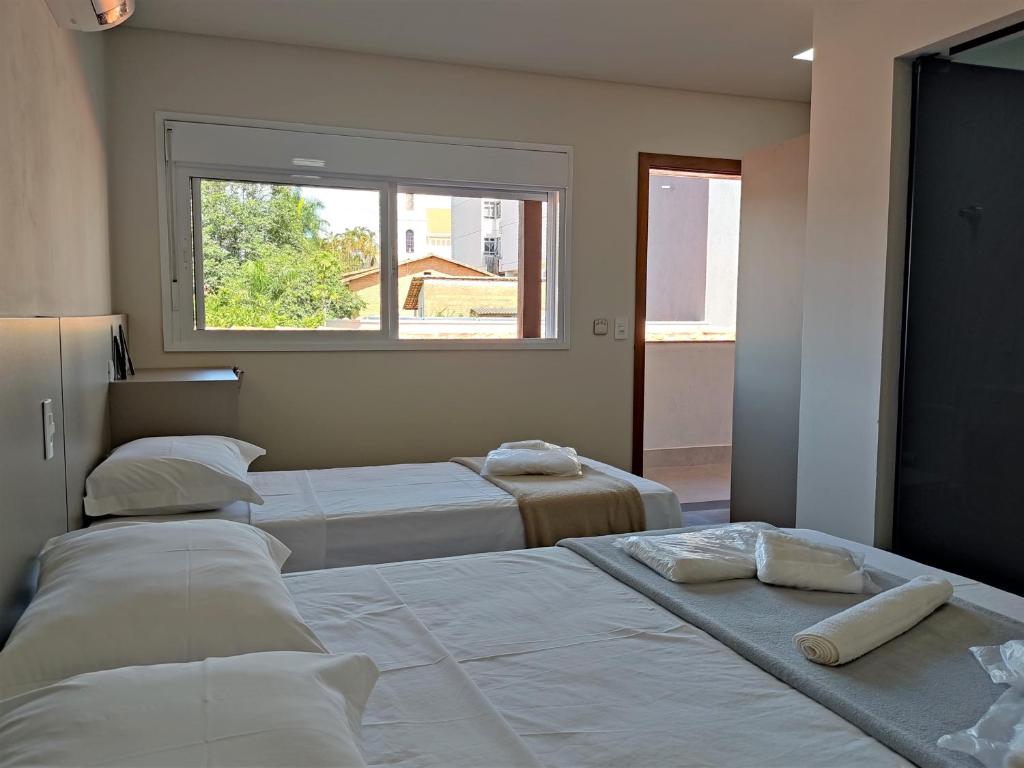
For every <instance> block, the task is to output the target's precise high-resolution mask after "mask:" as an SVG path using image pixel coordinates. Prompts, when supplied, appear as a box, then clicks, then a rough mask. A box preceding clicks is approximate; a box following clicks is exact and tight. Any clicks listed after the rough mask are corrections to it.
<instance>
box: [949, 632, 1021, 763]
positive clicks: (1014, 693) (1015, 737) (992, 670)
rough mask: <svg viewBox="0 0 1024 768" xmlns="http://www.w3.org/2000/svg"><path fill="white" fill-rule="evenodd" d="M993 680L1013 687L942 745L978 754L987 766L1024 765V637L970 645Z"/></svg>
mask: <svg viewBox="0 0 1024 768" xmlns="http://www.w3.org/2000/svg"><path fill="white" fill-rule="evenodd" d="M971 653H972V654H974V657H975V658H976V659H977V660H978V663H979V664H981V666H982V667H984V669H985V671H986V672H988V674H989V677H991V678H992V682H993V683H999V684H1005V685H1009V686H1010V687H1009V688H1008V689H1006V691H1005V692H1004V693H1003V695H1002V696H1000V697H999V698H998V699H996V702H995V703H994V704H993V705H992V706H991V707H990V708H989V710H988V711H987V712H986V713H985V714H984V715H982V716H981V719H980V720H978V722H977V723H976V724H975V725H973V726H971V727H970V728H968V729H967V730H965V731H960V732H959V733H951V734H947V735H946V736H943V737H942V738H941V739H939V742H938V744H939V746H940V747H944V748H946V749H952V750H954V751H956V752H964V753H966V754H968V755H972V756H973V757H975V758H976V759H977V760H978V762H980V763H981V764H982V765H983V766H985V768H1024V640H1010V641H1008V642H1005V643H1003V644H1002V645H985V646H977V647H974V648H971Z"/></svg>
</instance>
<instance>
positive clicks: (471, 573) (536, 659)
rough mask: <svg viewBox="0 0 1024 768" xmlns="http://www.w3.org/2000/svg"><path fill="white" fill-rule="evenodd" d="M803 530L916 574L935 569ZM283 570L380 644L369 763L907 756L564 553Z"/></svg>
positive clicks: (309, 617)
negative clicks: (321, 569) (896, 752)
mask: <svg viewBox="0 0 1024 768" xmlns="http://www.w3.org/2000/svg"><path fill="white" fill-rule="evenodd" d="M799 532H800V535H802V536H805V537H806V538H810V539H814V540H817V541H822V542H825V543H829V544H840V545H842V546H846V547H848V548H851V549H856V550H860V551H863V552H865V553H866V555H867V562H868V564H871V565H873V566H876V567H880V568H884V569H886V570H889V571H890V572H894V573H897V574H899V575H903V577H906V578H910V577H913V575H916V574H920V573H926V572H927V573H941V571H937V570H935V569H933V568H928V567H927V566H923V565H920V564H918V563H913V562H911V561H908V560H905V559H903V558H900V557H897V556H895V555H892V554H890V553H886V552H882V551H880V550H876V549H872V548H866V547H862V546H860V545H856V544H854V543H851V542H845V541H843V540H838V539H836V538H834V537H828V536H826V535H822V534H816V532H814V531H799ZM945 575H947V577H948V578H949V579H950V580H951V582H952V583H953V585H954V587H955V590H956V593H957V595H958V596H959V597H962V598H965V599H968V600H972V601H974V602H976V603H978V604H982V605H985V606H986V607H989V608H991V609H996V610H999V611H1000V612H1004V613H1006V614H1008V615H1012V616H1014V617H1016V618H1024V600H1022V599H1021V598H1018V597H1016V596H1012V595H1009V594H1007V593H1002V592H999V591H998V590H994V589H992V588H988V587H985V586H983V585H979V584H977V583H974V582H971V581H970V580H966V579H961V578H957V577H955V575H952V574H945ZM286 581H287V584H288V586H289V589H290V590H291V592H292V594H293V596H294V597H295V599H296V603H297V605H298V606H299V609H300V612H302V614H303V616H304V617H305V620H306V621H307V623H309V625H310V626H311V627H312V628H313V629H314V631H315V632H316V633H317V635H318V636H319V637H321V639H322V640H323V641H324V642H325V644H326V645H327V646H328V647H329V649H332V650H337V651H341V650H351V649H352V648H359V647H365V648H374V649H375V650H374V654H375V659H376V660H377V663H378V666H379V667H380V668H381V669H382V671H383V674H382V677H381V679H380V681H379V683H378V687H377V689H376V691H375V693H374V695H373V696H372V698H371V700H370V706H369V708H368V710H367V713H366V715H365V718H364V725H362V734H364V746H365V752H366V757H367V760H368V762H369V763H371V764H373V765H410V766H412V765H417V766H428V765H437V766H442V765H446V766H459V765H466V766H473V765H489V766H500V765H537V764H540V765H546V766H624V765H674V766H709V765H719V766H725V765H728V766H738V767H742V766H752V767H753V766H794V765H800V766H837V765H842V766H872V767H878V766H900V765H909V763H908V762H907V761H905V760H903V759H902V758H900V757H899V756H898V755H896V754H894V753H893V752H891V751H890V750H889V749H887V748H886V746H884V745H883V744H882V743H880V742H878V741H876V740H874V739H872V738H870V737H869V736H867V735H865V734H864V733H863V732H862V731H860V730H859V729H858V728H856V727H854V726H853V725H851V724H850V723H848V722H846V721H845V720H843V719H842V718H840V717H839V716H838V715H835V714H834V713H831V712H829V711H828V710H826V709H825V708H823V707H821V706H820V705H818V703H816V702H814V701H812V700H811V699H810V698H808V697H806V696H804V695H803V694H802V693H800V692H798V691H796V690H794V689H793V688H790V687H788V686H786V685H785V684H783V683H781V682H780V681H778V680H776V679H775V678H773V677H772V676H770V675H768V674H767V673H765V672H762V671H761V670H760V669H758V668H757V667H755V666H754V665H752V664H751V663H749V662H746V660H744V659H743V658H742V657H740V656H739V655H737V654H736V653H735V652H733V651H732V650H730V649H729V648H727V647H726V646H724V645H722V644H721V643H719V642H718V641H717V640H715V639H713V638H712V637H710V636H709V635H707V634H705V633H703V632H701V631H700V630H697V629H696V628H694V627H692V626H690V625H688V624H686V623H685V622H682V621H681V620H679V618H678V617H677V616H676V615H674V614H672V613H670V612H668V611H667V610H665V609H663V608H660V607H659V606H658V605H656V604H654V603H652V602H651V601H649V600H647V599H646V598H644V597H642V596H640V595H638V594H637V593H635V592H633V591H632V590H631V589H630V588H628V587H626V586H625V585H623V584H621V583H618V582H616V581H615V580H613V579H611V578H610V577H608V575H607V574H605V573H604V572H603V571H600V570H598V569H597V568H595V567H594V566H592V565H591V564H590V563H589V562H587V561H586V560H584V559H583V558H582V557H580V556H579V555H577V554H574V553H572V552H570V551H568V550H566V549H562V548H545V549H536V550H528V551H519V552H503V553H488V554H477V555H470V556H463V557H457V558H449V559H444V560H433V561H429V560H427V561H413V562H404V563H390V564H384V565H377V566H365V567H356V568H343V569H333V570H323V571H316V572H309V573H294V574H290V575H288V577H287V578H286ZM681 659H685V664H684V663H681Z"/></svg>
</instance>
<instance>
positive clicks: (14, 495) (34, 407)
mask: <svg viewBox="0 0 1024 768" xmlns="http://www.w3.org/2000/svg"><path fill="white" fill-rule="evenodd" d="M119 322H120V323H125V322H126V318H125V316H124V315H110V316H105V317H83V318H59V319H58V318H52V317H39V318H30V317H29V318H0V643H2V642H3V641H4V640H6V638H7V636H8V635H9V634H10V631H11V629H12V628H13V626H14V623H15V622H16V621H17V619H18V617H19V616H20V615H21V612H22V611H23V610H24V607H25V605H26V604H27V601H28V599H29V598H30V597H31V594H32V591H33V589H34V585H35V558H36V555H38V554H39V550H40V549H41V548H42V546H43V544H44V543H46V540H47V539H49V538H51V537H53V536H57V535H59V534H61V533H64V532H66V531H68V530H69V527H74V528H77V527H80V526H81V519H82V509H81V507H82V498H81V497H82V489H83V488H84V486H85V476H86V475H87V474H88V472H89V471H90V470H91V469H92V467H93V466H95V464H96V463H97V462H99V461H100V459H102V458H103V456H104V455H105V453H106V451H107V450H108V447H109V439H108V426H107V383H108V378H109V377H108V373H107V371H108V361H109V360H110V358H111V336H110V333H111V327H112V326H113V328H115V329H116V327H117V323H119ZM46 400H49V401H50V404H51V407H52V411H53V424H54V427H55V430H54V432H53V455H52V457H51V458H46V457H45V451H44V448H45V438H44V434H45V420H44V417H43V402H44V401H46Z"/></svg>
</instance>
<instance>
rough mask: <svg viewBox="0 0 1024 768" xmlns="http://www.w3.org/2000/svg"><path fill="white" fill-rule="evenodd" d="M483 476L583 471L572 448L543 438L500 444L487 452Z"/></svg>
mask: <svg viewBox="0 0 1024 768" xmlns="http://www.w3.org/2000/svg"><path fill="white" fill-rule="evenodd" d="M481 474H483V475H493V476H495V477H500V476H503V475H554V476H557V477H577V476H579V475H582V474H583V468H582V466H581V464H580V457H579V456H578V455H577V454H576V450H575V449H574V448H563V447H561V446H558V445H552V444H551V443H545V442H543V441H542V440H522V441H520V442H518V443H503V444H502V446H501V447H500V448H497V449H495V450H493V451H491V452H490V453H488V454H487V458H486V459H485V460H484V465H483V468H482V470H481Z"/></svg>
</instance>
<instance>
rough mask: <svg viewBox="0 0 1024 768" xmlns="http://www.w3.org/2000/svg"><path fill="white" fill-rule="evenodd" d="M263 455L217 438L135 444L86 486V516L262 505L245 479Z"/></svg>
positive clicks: (157, 439)
mask: <svg viewBox="0 0 1024 768" xmlns="http://www.w3.org/2000/svg"><path fill="white" fill-rule="evenodd" d="M265 453H266V451H265V450H263V449H262V448H260V447H259V446H256V445H252V444H251V443H246V442H244V441H242V440H235V439H234V438H231V437H220V436H217V435H188V436H183V437H144V438H142V439H140V440H133V441H132V442H130V443H125V444H124V445H122V446H119V447H118V448H115V449H114V451H113V453H111V454H110V456H108V457H107V458H106V460H104V461H103V463H101V464H100V465H99V466H98V467H96V469H94V470H93V471H92V473H91V474H90V475H89V477H88V479H87V480H86V481H85V514H87V515H89V516H91V517H99V516H101V515H161V514H162V515H166V514H168V513H170V512H201V511H203V510H207V509H217V508H218V507H222V506H224V505H225V504H230V503H231V502H233V501H251V502H252V503H254V504H262V503H263V499H262V497H261V496H260V495H259V494H258V493H256V490H255V489H254V488H253V487H252V486H251V485H250V484H249V482H248V480H247V479H246V474H247V473H248V471H249V465H250V464H251V463H252V462H253V461H255V460H256V459H257V458H259V457H260V456H262V455H264V454H265Z"/></svg>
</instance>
